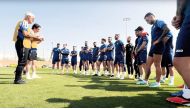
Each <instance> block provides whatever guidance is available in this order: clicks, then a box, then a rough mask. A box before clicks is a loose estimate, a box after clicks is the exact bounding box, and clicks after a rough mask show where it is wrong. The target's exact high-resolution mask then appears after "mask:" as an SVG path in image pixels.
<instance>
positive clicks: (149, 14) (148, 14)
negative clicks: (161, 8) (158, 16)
mask: <svg viewBox="0 0 190 109" xmlns="http://www.w3.org/2000/svg"><path fill="white" fill-rule="evenodd" d="M149 16H154V14H153V13H151V12H148V13H147V14H146V15H145V16H144V19H145V18H146V17H149Z"/></svg>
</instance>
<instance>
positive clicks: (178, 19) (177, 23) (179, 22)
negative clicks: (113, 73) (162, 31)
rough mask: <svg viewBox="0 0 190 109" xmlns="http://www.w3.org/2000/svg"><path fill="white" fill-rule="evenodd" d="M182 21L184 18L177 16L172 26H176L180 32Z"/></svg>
mask: <svg viewBox="0 0 190 109" xmlns="http://www.w3.org/2000/svg"><path fill="white" fill-rule="evenodd" d="M182 21H183V20H182V16H175V17H173V20H172V26H174V27H175V28H176V29H177V30H178V29H180V27H181V24H182Z"/></svg>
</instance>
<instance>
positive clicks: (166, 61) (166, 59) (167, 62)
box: [161, 53, 173, 67]
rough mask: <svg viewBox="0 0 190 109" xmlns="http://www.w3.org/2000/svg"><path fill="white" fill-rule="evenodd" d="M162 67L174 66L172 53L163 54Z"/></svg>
mask: <svg viewBox="0 0 190 109" xmlns="http://www.w3.org/2000/svg"><path fill="white" fill-rule="evenodd" d="M161 66H162V67H172V66H173V56H172V54H171V53H167V54H164V55H163V56H162V63H161Z"/></svg>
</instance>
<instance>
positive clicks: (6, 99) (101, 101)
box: [0, 68, 183, 108]
mask: <svg viewBox="0 0 190 109" xmlns="http://www.w3.org/2000/svg"><path fill="white" fill-rule="evenodd" d="M13 71H14V68H0V93H1V94H0V107H2V108H4V107H14V108H22V107H28V108H29V107H32V108H33V107H40V108H41V107H44V108H45V107H50V108H51V107H55V108H62V107H72V108H73V107H76V108H77V107H78V108H80V107H81V108H83V107H97V108H99V107H108V108H109V107H126V108H127V107H131V108H132V107H136V108H138V107H149V108H150V107H152V108H154V107H157V108H159V107H160V108H162V107H168V108H172V107H183V106H180V105H175V104H172V103H168V102H167V101H165V99H166V98H167V97H168V96H169V94H170V93H171V92H175V91H178V90H180V89H177V88H175V87H169V86H168V85H167V84H162V87H161V88H148V87H146V86H138V85H136V84H135V83H136V82H135V81H134V80H129V79H128V80H127V79H126V80H116V79H109V78H107V77H92V76H83V75H79V74H78V75H73V74H71V73H70V74H65V75H56V74H53V73H52V70H50V69H38V74H39V75H40V76H41V77H42V78H41V79H35V80H28V81H27V84H24V85H14V84H12V83H13V78H14V75H13ZM153 77H154V74H152V76H151V78H153ZM151 81H154V80H151ZM182 83H183V82H182V80H181V78H180V76H179V75H178V74H177V73H176V78H175V84H176V86H177V85H181V84H182Z"/></svg>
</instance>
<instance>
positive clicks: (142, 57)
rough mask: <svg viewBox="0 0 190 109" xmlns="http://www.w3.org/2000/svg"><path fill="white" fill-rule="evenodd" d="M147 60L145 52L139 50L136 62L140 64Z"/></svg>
mask: <svg viewBox="0 0 190 109" xmlns="http://www.w3.org/2000/svg"><path fill="white" fill-rule="evenodd" d="M146 61H147V52H141V53H139V54H138V55H137V64H138V65H142V64H145V63H146Z"/></svg>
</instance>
